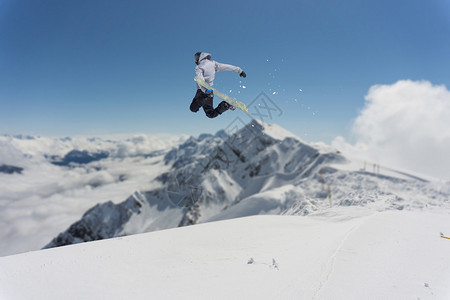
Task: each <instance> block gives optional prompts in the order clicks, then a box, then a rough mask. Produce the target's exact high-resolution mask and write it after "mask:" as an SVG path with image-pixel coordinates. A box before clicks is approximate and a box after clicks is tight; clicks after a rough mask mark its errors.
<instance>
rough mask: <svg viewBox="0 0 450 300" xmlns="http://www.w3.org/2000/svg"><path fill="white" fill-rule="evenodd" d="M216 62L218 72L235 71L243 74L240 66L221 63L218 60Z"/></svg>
mask: <svg viewBox="0 0 450 300" xmlns="http://www.w3.org/2000/svg"><path fill="white" fill-rule="evenodd" d="M215 63H216V72H220V71H233V72H236V73H238V74H239V75H241V73H242V69H241V68H239V67H236V66H232V65H227V64H221V63H218V62H217V61H216V62H215Z"/></svg>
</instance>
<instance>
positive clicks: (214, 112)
mask: <svg viewBox="0 0 450 300" xmlns="http://www.w3.org/2000/svg"><path fill="white" fill-rule="evenodd" d="M229 108H230V104H228V103H227V102H225V101H222V102H220V104H219V105H218V106H217V107H216V108H215V109H214V107H213V96H210V95H208V97H207V98H206V99H205V101H204V102H203V110H204V111H205V113H206V116H207V117H208V118H215V117H217V116H218V115H221V114H223V113H224V112H225V111H226V110H228V109H229Z"/></svg>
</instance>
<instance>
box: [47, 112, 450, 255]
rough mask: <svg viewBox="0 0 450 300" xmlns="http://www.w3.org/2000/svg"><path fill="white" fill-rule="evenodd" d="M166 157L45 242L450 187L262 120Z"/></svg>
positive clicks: (399, 198)
mask: <svg viewBox="0 0 450 300" xmlns="http://www.w3.org/2000/svg"><path fill="white" fill-rule="evenodd" d="M162 160H163V162H164V164H165V169H167V170H168V171H165V172H162V173H161V174H160V175H159V176H157V177H156V179H155V182H154V183H155V184H154V186H156V188H154V189H152V190H148V191H145V192H137V193H135V194H133V195H132V196H130V197H129V198H128V199H127V200H126V201H124V202H122V203H119V204H113V203H112V202H107V203H105V204H98V205H96V206H95V207H93V208H92V209H91V210H89V211H88V212H86V213H85V214H84V216H83V218H82V219H81V220H80V221H78V222H76V223H74V224H73V225H72V226H71V227H70V228H69V229H68V230H67V231H66V232H63V233H62V234H61V235H59V236H58V237H57V238H56V239H55V240H53V241H52V243H50V244H49V245H48V247H53V246H59V245H64V244H71V243H76V242H81V241H90V240H95V239H104V238H108V237H114V236H121V235H129V234H135V233H142V232H148V231H154V230H159V229H166V228H173V227H178V226H186V225H192V224H198V223H202V222H208V221H214V220H223V219H229V218H235V217H244V216H250V215H258V214H295V215H309V214H313V213H318V212H320V211H323V210H324V209H327V208H329V207H330V206H343V207H347V206H363V207H373V209H377V210H379V209H381V210H383V209H398V210H403V209H422V208H424V207H426V206H427V205H429V204H430V200H429V199H433V200H432V201H433V205H436V206H441V205H449V203H448V199H449V197H448V196H449V195H448V193H446V192H443V191H442V190H440V189H439V188H436V187H434V186H432V185H430V184H429V183H427V182H425V181H420V180H416V179H414V178H409V179H405V178H403V179H401V178H396V177H390V176H387V175H381V174H379V173H378V172H375V171H374V172H367V171H365V170H363V171H362V170H360V169H346V168H345V167H341V166H345V165H348V164H349V162H350V160H349V159H348V158H346V157H344V156H343V155H342V154H341V153H339V152H338V151H335V150H333V149H331V148H323V147H319V148H318V147H314V146H312V145H309V144H307V143H304V142H302V141H301V140H300V139H298V138H297V137H295V136H294V135H293V134H291V133H289V132H288V131H286V130H284V129H283V128H281V127H279V126H277V125H272V124H266V123H263V122H261V121H257V120H253V121H252V122H250V123H249V124H247V125H246V126H244V127H242V128H241V129H240V130H238V131H236V132H235V133H232V134H230V133H226V132H218V133H217V134H215V135H210V134H204V135H200V136H199V137H191V138H189V139H187V140H186V141H185V142H183V143H181V144H180V145H178V146H176V147H174V148H172V149H171V150H170V151H168V152H167V153H166V154H165V155H164V156H163V158H162ZM405 187H406V188H405ZM405 190H406V191H408V192H407V193H405V192H404V191H405ZM409 197H412V198H413V200H411V201H408V200H407V199H408V198H409ZM80 228H81V229H80Z"/></svg>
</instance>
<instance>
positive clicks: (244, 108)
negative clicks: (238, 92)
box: [194, 76, 249, 114]
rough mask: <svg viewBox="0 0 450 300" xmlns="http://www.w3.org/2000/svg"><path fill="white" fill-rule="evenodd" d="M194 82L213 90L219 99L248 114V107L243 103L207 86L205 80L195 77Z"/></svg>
mask: <svg viewBox="0 0 450 300" xmlns="http://www.w3.org/2000/svg"><path fill="white" fill-rule="evenodd" d="M194 80H195V81H196V82H197V83H198V84H199V85H201V86H202V87H204V88H206V89H208V90H213V91H214V95H216V96H217V97H219V98H220V99H222V100H224V101H225V102H227V103H228V104H230V105H233V106H234V107H236V108H239V109H240V110H242V111H243V112H245V113H246V114H249V113H248V109H247V106H245V104H244V103H242V102H241V101H238V100H236V99H234V98H231V97H230V96H228V95H226V94H224V93H221V92H219V91H218V90H216V89H215V88H212V87H211V86H210V85H209V84H207V83H206V82H205V81H204V80H203V79H201V78H200V77H198V76H195V78H194Z"/></svg>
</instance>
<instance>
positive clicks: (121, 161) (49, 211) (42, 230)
mask: <svg viewBox="0 0 450 300" xmlns="http://www.w3.org/2000/svg"><path fill="white" fill-rule="evenodd" d="M184 139H185V137H179V136H147V135H138V136H131V137H130V136H122V137H117V138H115V139H113V137H110V138H109V139H104V138H89V137H74V138H64V139H57V138H48V137H33V138H31V137H29V138H22V137H11V136H0V165H1V164H11V165H16V166H19V167H23V168H24V171H23V173H22V174H12V175H10V174H3V173H0V191H1V193H0V256H4V255H10V254H15V253H19V252H24V251H30V250H37V249H40V248H41V247H43V246H45V245H46V244H47V243H48V242H50V240H51V239H52V238H54V237H55V236H56V235H57V234H58V233H59V232H61V231H63V230H66V229H67V227H68V226H69V225H70V224H72V223H73V222H75V221H77V220H79V219H80V218H81V216H82V215H83V213H84V212H86V210H87V209H89V208H91V207H92V206H93V205H95V204H97V203H99V202H106V201H108V200H111V201H113V202H114V203H118V202H122V201H123V200H125V199H126V198H127V197H128V196H129V195H130V194H131V193H133V192H134V191H136V190H144V191H145V190H149V189H152V188H154V184H156V183H154V181H153V179H154V178H155V177H156V176H158V175H159V174H160V173H161V172H164V171H165V170H166V169H167V168H168V167H169V166H166V165H165V164H164V163H163V161H162V159H163V156H159V157H154V158H152V157H145V156H142V154H149V153H151V152H152V151H155V150H162V149H168V148H170V147H171V146H172V145H175V144H177V143H179V142H181V141H183V140H184ZM73 149H78V150H88V151H91V152H96V151H101V150H102V151H103V150H105V151H108V152H110V153H111V156H110V157H109V158H108V159H104V160H101V161H97V162H92V163H90V164H88V165H82V166H79V167H74V168H66V167H60V166H55V165H53V164H51V163H50V161H49V159H48V158H46V155H47V156H51V155H59V156H64V155H65V154H66V153H67V152H69V151H71V150H73ZM128 155H129V156H132V157H127V156H128ZM136 155H141V156H136ZM123 179H126V180H125V181H123Z"/></svg>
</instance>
